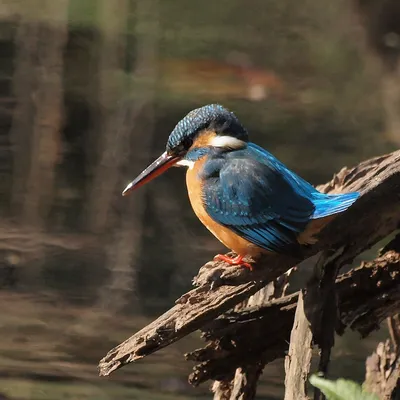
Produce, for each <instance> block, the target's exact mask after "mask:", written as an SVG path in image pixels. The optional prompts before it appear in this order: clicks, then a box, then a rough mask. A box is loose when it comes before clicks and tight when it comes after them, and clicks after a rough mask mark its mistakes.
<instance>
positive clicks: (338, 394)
mask: <svg viewBox="0 0 400 400" xmlns="http://www.w3.org/2000/svg"><path fill="white" fill-rule="evenodd" d="M310 383H311V385H313V386H315V387H317V388H318V389H320V390H321V392H322V393H323V394H324V395H325V396H326V398H327V399H328V400H379V398H378V397H377V396H376V395H374V394H371V393H367V392H365V391H363V389H362V387H361V386H360V385H359V384H357V383H356V382H353V381H349V380H346V379H338V380H337V381H330V380H328V379H324V378H320V377H319V376H317V375H312V376H311V377H310Z"/></svg>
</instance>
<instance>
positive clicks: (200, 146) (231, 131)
mask: <svg viewBox="0 0 400 400" xmlns="http://www.w3.org/2000/svg"><path fill="white" fill-rule="evenodd" d="M248 140H249V138H248V134H247V131H246V129H245V128H244V127H243V126H242V125H241V123H240V122H239V120H238V119H237V117H236V116H235V114H233V113H232V112H230V111H228V110H227V109H226V108H224V107H222V106H220V105H218V104H209V105H207V106H204V107H201V108H197V109H195V110H192V111H191V112H190V113H189V114H187V115H186V116H185V117H184V118H183V119H182V120H180V121H179V122H178V124H177V125H176V126H175V128H174V130H173V131H172V132H171V134H170V135H169V138H168V141H167V146H166V151H165V152H164V153H163V154H161V156H160V157H159V158H157V160H155V161H154V162H153V163H152V164H150V165H149V166H148V167H147V168H146V169H145V170H144V171H143V172H142V173H141V174H140V175H139V176H138V177H137V178H136V179H134V180H133V181H132V182H131V183H130V184H129V185H128V186H127V187H126V188H125V190H124V191H123V192H122V194H123V195H126V194H128V192H130V191H131V190H133V189H136V188H138V187H139V186H142V185H144V184H145V183H147V182H149V181H151V180H152V179H154V178H155V177H157V176H159V175H160V174H162V173H163V172H165V171H166V170H167V169H168V168H170V167H172V166H174V165H175V166H188V167H191V166H192V165H193V163H194V162H195V161H197V160H198V159H200V158H201V157H203V156H205V155H206V154H208V153H210V152H212V151H221V152H224V151H232V150H237V149H241V148H244V147H246V145H247V142H248Z"/></svg>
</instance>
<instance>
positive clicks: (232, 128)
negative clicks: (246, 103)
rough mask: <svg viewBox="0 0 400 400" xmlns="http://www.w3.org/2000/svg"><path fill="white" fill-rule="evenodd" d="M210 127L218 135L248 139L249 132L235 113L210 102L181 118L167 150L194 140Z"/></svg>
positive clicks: (170, 137)
mask: <svg viewBox="0 0 400 400" xmlns="http://www.w3.org/2000/svg"><path fill="white" fill-rule="evenodd" d="M204 129H208V130H212V131H214V132H216V133H217V134H218V135H229V136H233V137H236V138H238V139H240V140H244V141H246V142H247V141H248V140H249V137H248V133H247V131H246V129H245V128H244V127H243V126H242V124H241V123H240V122H239V120H238V119H237V117H236V116H235V114H233V113H232V112H230V111H229V110H227V109H226V108H224V107H222V106H221V105H219V104H209V105H206V106H203V107H200V108H196V109H195V110H192V111H190V113H189V114H187V115H186V117H184V118H183V119H181V120H180V121H179V122H178V123H177V125H176V126H175V128H174V130H173V131H172V132H171V134H170V135H169V138H168V141H167V151H171V150H173V149H174V148H176V147H177V146H179V145H180V144H181V143H183V142H184V141H185V140H193V139H194V137H195V136H196V135H197V134H198V133H199V132H200V131H202V130H204Z"/></svg>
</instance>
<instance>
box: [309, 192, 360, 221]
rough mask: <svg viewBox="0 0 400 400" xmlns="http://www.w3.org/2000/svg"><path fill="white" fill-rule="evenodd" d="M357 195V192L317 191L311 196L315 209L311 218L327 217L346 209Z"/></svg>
mask: <svg viewBox="0 0 400 400" xmlns="http://www.w3.org/2000/svg"><path fill="white" fill-rule="evenodd" d="M359 197H360V193H358V192H351V193H344V194H331V195H329V194H323V193H319V192H318V193H316V194H315V197H314V198H313V203H314V205H315V211H314V214H313V216H312V219H319V218H324V217H329V216H330V215H334V214H339V213H341V212H343V211H346V210H347V209H348V208H349V207H350V206H351V205H352V204H353V203H354V202H355V201H356V200H357V199H358V198H359Z"/></svg>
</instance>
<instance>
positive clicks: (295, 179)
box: [202, 143, 357, 253]
mask: <svg viewBox="0 0 400 400" xmlns="http://www.w3.org/2000/svg"><path fill="white" fill-rule="evenodd" d="M202 175H203V176H202V178H203V179H204V186H203V193H204V199H203V200H204V206H205V209H206V211H207V212H208V214H209V215H210V217H211V218H213V219H214V220H215V221H216V222H218V223H220V224H222V225H224V226H226V227H228V228H229V229H231V230H232V231H234V232H236V233H237V234H238V235H240V236H241V237H243V238H245V239H247V240H248V241H250V242H251V243H253V244H255V245H257V246H259V247H261V248H263V249H265V250H269V251H272V252H286V253H288V252H289V253H290V252H296V250H298V248H299V244H298V242H297V236H298V234H299V233H301V232H303V231H304V229H305V227H306V226H307V224H308V223H309V222H310V220H311V219H313V218H316V217H317V216H315V214H318V213H319V214H320V215H319V216H318V217H320V216H327V215H330V214H333V213H335V212H339V211H337V210H341V211H343V209H346V208H347V207H348V206H349V204H347V203H352V202H354V201H355V198H357V197H355V198H354V199H350V198H348V199H347V200H346V201H343V202H341V201H339V200H338V197H340V196H327V195H324V194H322V193H320V192H318V191H317V190H316V189H315V188H314V187H313V186H312V185H311V184H309V183H308V182H307V181H305V180H304V179H302V178H300V177H299V176H298V175H296V174H295V173H293V172H292V171H290V170H289V169H288V168H287V167H286V166H285V165H284V164H282V163H281V162H279V161H278V160H277V159H276V158H275V157H274V156H272V155H271V154H270V153H268V152H267V151H266V150H264V149H262V148H260V147H258V146H256V145H254V144H252V143H249V145H248V147H247V148H246V149H243V150H239V151H235V152H228V153H224V154H222V155H219V156H217V157H211V158H209V160H208V161H207V162H206V163H205V165H204V170H203V173H202ZM343 196H346V195H343ZM353 197H354V196H353ZM342 203H346V204H347V205H346V207H345V206H343V204H342ZM318 207H320V208H321V210H322V209H323V211H321V212H319V211H318Z"/></svg>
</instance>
